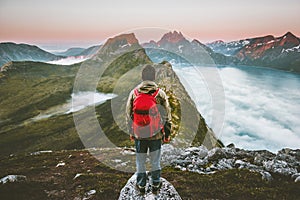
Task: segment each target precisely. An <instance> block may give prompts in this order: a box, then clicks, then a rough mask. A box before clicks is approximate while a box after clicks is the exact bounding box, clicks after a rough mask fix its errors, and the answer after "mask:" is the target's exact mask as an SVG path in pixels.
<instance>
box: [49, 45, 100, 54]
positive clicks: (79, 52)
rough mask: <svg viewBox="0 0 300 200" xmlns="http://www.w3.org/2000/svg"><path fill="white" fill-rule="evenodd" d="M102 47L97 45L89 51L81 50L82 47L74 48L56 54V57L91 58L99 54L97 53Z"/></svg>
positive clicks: (88, 49)
mask: <svg viewBox="0 0 300 200" xmlns="http://www.w3.org/2000/svg"><path fill="white" fill-rule="evenodd" d="M101 46H102V45H96V46H92V47H89V48H87V49H85V48H80V47H74V48H70V49H68V50H66V51H64V52H57V53H54V54H55V55H58V56H67V57H68V56H75V57H76V56H91V55H94V54H96V53H97V51H98V50H99V49H100V48H101Z"/></svg>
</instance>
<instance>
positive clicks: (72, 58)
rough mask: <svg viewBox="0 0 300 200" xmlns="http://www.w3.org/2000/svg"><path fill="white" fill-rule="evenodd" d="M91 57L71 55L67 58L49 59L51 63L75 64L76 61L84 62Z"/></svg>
mask: <svg viewBox="0 0 300 200" xmlns="http://www.w3.org/2000/svg"><path fill="white" fill-rule="evenodd" d="M89 58H90V57H87V56H69V57H67V58H63V59H59V60H52V61H48V62H47V63H49V64H55V65H73V64H75V63H80V62H83V61H85V60H87V59H89Z"/></svg>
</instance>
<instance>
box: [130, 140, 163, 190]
mask: <svg viewBox="0 0 300 200" xmlns="http://www.w3.org/2000/svg"><path fill="white" fill-rule="evenodd" d="M135 148H136V168H137V184H138V185H139V186H142V187H144V186H146V180H147V175H146V165H145V164H146V158H147V151H148V149H149V151H150V161H151V178H152V184H153V185H157V184H159V183H160V174H161V167H160V158H161V140H137V139H136V140H135Z"/></svg>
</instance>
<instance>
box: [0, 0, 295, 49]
mask: <svg viewBox="0 0 300 200" xmlns="http://www.w3.org/2000/svg"><path fill="white" fill-rule="evenodd" d="M299 10H300V1H299V0H286V1H282V0H264V1H263V0H251V1H240V0H226V1H224V0H210V1H208V0H206V1H204V0H185V1H176V2H175V1H174V0H163V1H161V0H151V1H141V0H126V1H125V0H109V1H101V0H85V1H83V0H0V27H1V28H0V42H8V41H10V42H16V43H29V44H37V45H42V46H47V45H49V46H51V45H53V44H61V46H68V45H77V46H89V45H94V44H100V43H102V42H103V41H105V40H106V39H107V38H109V37H112V36H114V35H118V34H120V33H123V32H128V31H130V30H135V29H143V30H150V29H149V28H150V27H156V28H159V29H161V30H166V31H167V30H177V31H181V32H182V33H183V34H184V35H185V36H186V37H187V38H193V39H194V38H195V39H198V40H199V41H201V42H211V41H215V40H219V39H220V40H224V41H232V40H238V39H245V38H249V37H256V36H264V35H269V34H271V35H274V36H282V35H283V34H285V33H286V32H287V31H290V32H292V33H294V34H295V35H296V36H298V37H299V36H300V20H299V18H300V14H299ZM143 32H144V33H145V34H144V35H141V39H140V40H148V39H154V40H158V39H159V37H161V36H162V35H161V34H162V33H160V34H157V35H153V34H152V37H155V38H147V37H150V36H147V34H146V32H147V31H143ZM161 32H163V31H161ZM149 35H151V34H149Z"/></svg>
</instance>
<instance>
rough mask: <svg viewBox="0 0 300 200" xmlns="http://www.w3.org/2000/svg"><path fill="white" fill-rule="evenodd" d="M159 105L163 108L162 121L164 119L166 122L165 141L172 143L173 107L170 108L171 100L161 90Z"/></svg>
mask: <svg viewBox="0 0 300 200" xmlns="http://www.w3.org/2000/svg"><path fill="white" fill-rule="evenodd" d="M158 96H159V98H160V99H159V101H160V102H159V104H160V105H162V107H163V112H162V113H161V114H162V119H163V122H164V133H165V135H164V137H165V138H164V140H165V141H166V142H168V141H170V135H171V129H172V122H171V120H172V115H171V107H170V104H169V100H168V96H167V94H166V93H165V92H164V91H163V90H161V89H160V91H159V95H158Z"/></svg>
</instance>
